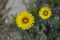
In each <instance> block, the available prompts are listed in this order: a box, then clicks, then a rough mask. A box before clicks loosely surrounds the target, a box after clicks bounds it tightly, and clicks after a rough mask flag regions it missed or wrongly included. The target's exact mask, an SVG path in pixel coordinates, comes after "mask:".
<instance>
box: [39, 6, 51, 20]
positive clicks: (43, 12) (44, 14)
mask: <svg viewBox="0 0 60 40" xmlns="http://www.w3.org/2000/svg"><path fill="white" fill-rule="evenodd" d="M51 15H52V11H51V9H50V8H49V7H48V6H44V7H42V8H41V9H40V11H39V16H40V17H41V18H42V19H43V20H46V19H48V18H50V17H51Z"/></svg>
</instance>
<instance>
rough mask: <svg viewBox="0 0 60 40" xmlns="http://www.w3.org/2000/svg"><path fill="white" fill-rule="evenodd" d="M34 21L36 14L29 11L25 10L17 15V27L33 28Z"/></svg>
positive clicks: (23, 28)
mask: <svg viewBox="0 0 60 40" xmlns="http://www.w3.org/2000/svg"><path fill="white" fill-rule="evenodd" d="M34 22H35V21H34V16H33V15H32V14H31V13H29V12H27V11H23V12H21V13H19V14H18V15H17V16H16V24H17V27H18V28H21V29H22V30H27V29H29V28H31V27H32V25H33V23H34Z"/></svg>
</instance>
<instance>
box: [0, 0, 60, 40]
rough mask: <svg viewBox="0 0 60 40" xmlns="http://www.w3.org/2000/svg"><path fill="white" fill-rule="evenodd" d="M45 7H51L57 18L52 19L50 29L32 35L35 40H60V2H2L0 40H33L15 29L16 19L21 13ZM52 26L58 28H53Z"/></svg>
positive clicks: (36, 0) (0, 0) (30, 0)
mask: <svg viewBox="0 0 60 40" xmlns="http://www.w3.org/2000/svg"><path fill="white" fill-rule="evenodd" d="M44 5H48V6H50V7H51V9H52V10H53V12H54V13H55V14H53V17H55V18H54V19H51V20H52V21H51V23H50V27H47V28H45V26H43V27H42V28H40V31H38V33H37V32H36V31H34V32H33V33H31V34H32V35H33V40H60V0H0V40H32V39H27V38H26V37H25V36H23V35H22V33H20V30H19V29H18V28H16V27H14V26H15V25H14V20H15V19H14V18H15V16H16V15H17V14H18V13H20V12H21V11H27V10H28V11H36V10H39V7H41V6H44ZM52 25H55V26H56V27H51V26H52ZM46 26H49V25H46ZM33 30H34V29H33ZM45 30H47V31H45ZM51 30H52V31H51ZM28 32H29V31H28ZM29 34H30V33H29ZM37 34H40V36H38V35H37Z"/></svg>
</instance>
